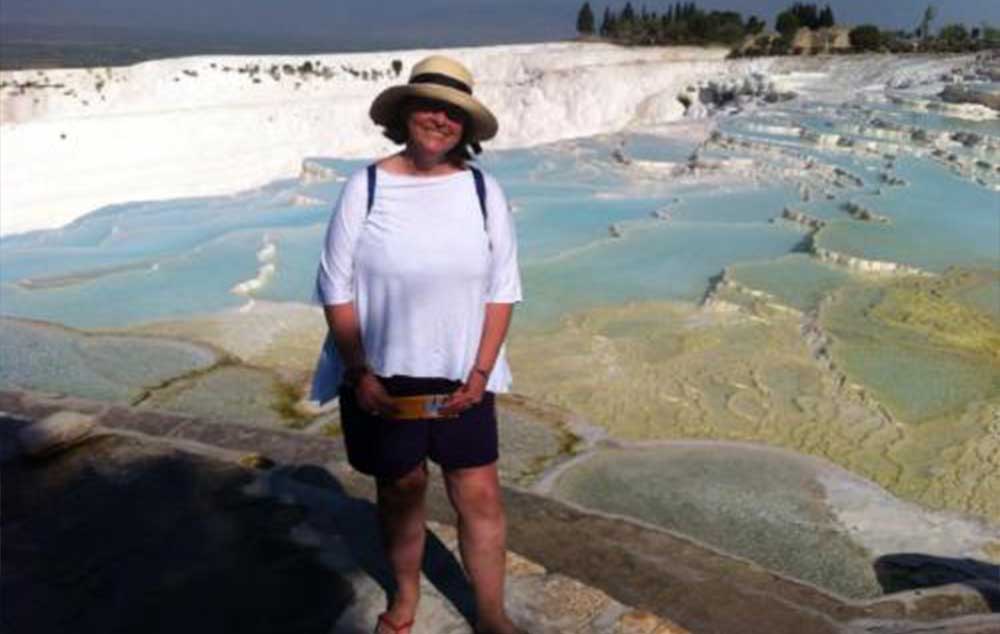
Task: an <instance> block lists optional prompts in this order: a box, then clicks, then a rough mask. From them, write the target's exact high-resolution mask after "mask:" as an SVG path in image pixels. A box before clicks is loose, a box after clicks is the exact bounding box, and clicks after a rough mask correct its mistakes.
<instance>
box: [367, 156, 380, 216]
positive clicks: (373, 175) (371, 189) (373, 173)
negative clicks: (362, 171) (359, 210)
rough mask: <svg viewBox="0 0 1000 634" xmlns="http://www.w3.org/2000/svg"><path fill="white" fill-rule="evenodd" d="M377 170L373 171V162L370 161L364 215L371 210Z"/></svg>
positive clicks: (373, 202)
mask: <svg viewBox="0 0 1000 634" xmlns="http://www.w3.org/2000/svg"><path fill="white" fill-rule="evenodd" d="M376 174H377V172H376V171H375V164H374V163H372V164H371V165H369V166H368V210H367V211H366V212H365V217H366V218H367V217H368V214H370V213H371V212H372V205H373V204H375V179H376Z"/></svg>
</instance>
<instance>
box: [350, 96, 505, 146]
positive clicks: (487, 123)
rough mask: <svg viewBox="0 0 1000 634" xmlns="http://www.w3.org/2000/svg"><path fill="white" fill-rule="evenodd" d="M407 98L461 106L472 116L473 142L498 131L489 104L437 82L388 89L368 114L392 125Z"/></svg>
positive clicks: (379, 122)
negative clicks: (432, 100) (401, 103)
mask: <svg viewBox="0 0 1000 634" xmlns="http://www.w3.org/2000/svg"><path fill="white" fill-rule="evenodd" d="M407 97H422V98H424V99H434V100H436V101H443V102H445V103H449V104H451V105H453V106H458V107H459V108H461V109H462V111H463V112H465V114H467V115H468V116H469V121H470V123H471V124H472V134H471V137H472V140H473V141H488V140H489V139H492V138H493V137H494V136H496V134H497V128H498V125H497V119H496V117H494V116H493V113H492V112H490V111H489V109H487V108H486V106H484V105H483V104H481V103H480V102H479V101H478V100H476V98H475V97H473V96H472V95H469V94H467V93H464V92H462V91H461V90H456V89H454V88H449V87H447V86H440V85H436V84H404V85H402V86H392V87H391V88H386V89H385V90H383V91H382V92H381V93H379V96H378V97H375V101H373V102H372V107H371V109H370V110H369V111H368V114H369V115H370V116H371V118H372V121H374V122H375V123H377V124H378V125H381V126H388V125H392V123H393V119H395V116H396V112H397V110H398V109H399V105H400V102H402V100H403V99H405V98H407Z"/></svg>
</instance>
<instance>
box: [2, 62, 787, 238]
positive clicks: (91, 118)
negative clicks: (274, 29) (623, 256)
mask: <svg viewBox="0 0 1000 634" xmlns="http://www.w3.org/2000/svg"><path fill="white" fill-rule="evenodd" d="M445 52H446V53H448V54H450V55H453V56H455V57H457V58H459V59H461V60H462V61H464V62H465V63H467V64H468V65H469V66H470V67H471V69H472V71H473V72H474V74H475V76H476V78H477V81H478V82H479V83H478V84H477V86H476V94H477V96H479V97H480V98H481V99H482V100H483V101H484V102H486V103H487V104H488V105H489V106H490V107H491V108H493V109H494V110H495V112H496V113H497V115H498V117H499V119H500V121H501V132H500V135H499V137H498V138H497V139H496V140H495V141H494V142H492V143H491V144H490V147H493V148H510V147H517V146H527V145H533V144H538V143H545V142H549V141H554V140H558V139H563V138H570V137H576V136H583V135H591V134H597V133H602V132H609V131H614V130H618V129H621V128H622V127H624V126H626V125H628V124H629V123H633V122H635V120H636V119H637V118H641V119H642V120H644V121H663V120H672V119H676V118H679V117H680V116H681V115H682V114H683V107H682V106H681V104H680V103H679V102H678V101H677V100H676V95H677V94H678V93H679V92H680V91H681V90H683V88H684V87H685V86H687V85H688V84H689V83H691V82H692V81H696V80H698V79H705V78H714V77H720V76H723V75H731V74H734V73H745V72H747V71H748V70H749V69H750V68H751V67H753V68H757V67H762V66H766V65H767V64H768V63H769V62H767V61H762V62H756V63H746V62H743V63H736V64H734V63H730V62H726V61H723V59H722V58H723V57H724V55H725V52H724V51H722V50H705V49H695V48H672V49H660V48H656V49H654V48H648V49H621V48H617V47H612V46H605V45H581V44H574V43H562V44H540V45H524V46H509V47H485V48H466V49H452V50H448V51H445ZM428 53H430V51H422V50H420V51H399V52H376V53H351V54H337V55H309V56H239V57H225V56H220V57H190V58H180V59H170V60H159V61H153V62H146V63H142V64H137V65H135V66H131V67H124V68H111V69H107V68H93V69H59V70H45V71H14V72H4V73H0V86H2V87H0V137H2V138H0V144H2V151H0V214H2V215H0V233H3V234H10V233H17V232H21V231H26V230H30V229H37V228H48V227H56V226H61V225H63V224H65V223H67V222H70V221H72V220H73V219H75V218H77V217H79V216H81V215H83V214H85V213H87V212H89V211H91V210H93V209H95V208H97V207H100V206H102V205H107V204H112V203H119V202H125V201H134V200H140V199H155V198H165V197H175V196H188V195H209V194H222V193H228V192H233V191H237V190H240V189H245V188H249V187H254V186H257V185H260V184H263V183H265V182H267V181H270V180H273V179H275V178H280V177H288V176H293V175H294V174H296V173H297V171H298V169H299V166H300V164H301V161H302V159H303V158H305V157H308V156H335V157H365V156H373V155H376V154H378V153H381V152H385V151H387V150H389V148H390V144H389V142H388V141H386V140H385V139H383V138H382V137H381V135H380V133H379V130H378V129H377V128H376V127H375V126H374V125H373V124H372V123H371V122H370V121H369V119H368V115H367V112H368V106H369V104H370V103H371V100H372V98H373V97H374V96H375V94H377V93H378V92H379V91H380V90H382V89H383V88H385V87H386V86H389V85H392V84H395V83H399V82H401V81H405V79H406V77H407V76H408V74H409V70H410V68H411V66H412V64H413V63H415V62H416V61H417V60H419V59H420V58H422V57H424V56H425V55H427V54H428ZM394 60H399V61H400V62H401V65H402V67H401V73H400V75H399V76H397V75H396V73H395V72H394V71H393V61H394ZM305 62H310V64H312V65H313V68H314V69H329V70H328V71H327V76H326V77H324V76H323V75H322V74H318V73H315V72H313V73H307V74H303V73H301V72H300V70H299V69H300V68H301V67H302V65H303V64H304V63H305ZM284 65H291V67H293V68H294V69H295V71H294V72H293V73H286V72H284V71H282V70H281V68H282V67H283V66H284ZM253 66H259V68H260V71H259V72H258V73H256V74H255V75H251V74H250V73H248V72H245V71H246V69H248V68H250V67H253ZM272 66H276V67H277V68H278V72H277V73H274V74H272V73H270V72H269V70H270V69H271V67H272ZM227 68H228V70H226V69H227ZM241 68H242V69H244V72H240V69H241ZM275 77H278V78H277V79H276V78H275ZM255 80H256V81H255Z"/></svg>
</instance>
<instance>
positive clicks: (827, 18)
mask: <svg viewBox="0 0 1000 634" xmlns="http://www.w3.org/2000/svg"><path fill="white" fill-rule="evenodd" d="M834 24H836V22H835V21H834V19H833V9H831V8H830V5H826V6H825V7H823V10H822V11H820V12H819V26H821V27H831V26H833V25H834Z"/></svg>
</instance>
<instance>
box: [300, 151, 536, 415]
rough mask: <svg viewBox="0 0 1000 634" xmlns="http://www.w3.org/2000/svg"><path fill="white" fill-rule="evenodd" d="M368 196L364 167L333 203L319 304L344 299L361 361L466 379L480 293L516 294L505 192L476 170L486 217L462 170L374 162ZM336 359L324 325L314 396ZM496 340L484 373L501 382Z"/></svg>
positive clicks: (388, 372)
mask: <svg viewBox="0 0 1000 634" xmlns="http://www.w3.org/2000/svg"><path fill="white" fill-rule="evenodd" d="M377 172H378V175H377V178H376V187H375V197H374V203H373V204H372V208H371V211H370V212H368V211H367V205H368V175H367V172H366V170H360V171H358V172H356V173H354V174H353V175H352V176H351V177H350V178H349V179H348V180H347V183H346V184H345V185H344V188H343V190H342V191H341V193H340V199H339V200H338V201H337V204H336V206H335V208H334V212H333V216H332V218H331V219H330V225H329V228H328V230H327V234H326V244H325V246H324V249H323V254H322V256H321V258H320V265H319V272H318V274H317V281H316V291H317V295H318V299H319V301H320V302H321V303H323V304H324V305H332V304H343V303H347V302H354V307H355V310H356V311H357V314H358V320H359V322H360V326H361V340H362V343H363V345H364V350H365V356H366V360H367V362H368V364H369V365H370V366H371V368H372V369H373V370H374V371H375V373H376V374H378V375H380V376H392V375H396V374H402V375H408V376H418V377H444V378H449V379H454V380H465V378H466V377H467V376H468V374H469V372H470V371H471V370H472V367H473V364H474V363H475V361H476V353H477V351H478V349H479V340H480V337H481V335H482V329H483V320H484V318H485V313H486V303H487V302H491V303H493V302H495V303H514V302H518V301H520V300H521V278H520V274H519V272H518V267H517V240H516V236H515V233H514V221H513V217H512V214H511V212H510V209H509V207H508V206H507V198H506V196H505V195H504V193H503V190H502V189H501V188H500V186H499V185H498V184H497V182H496V180H494V179H493V177H492V176H490V175H488V174H486V173H484V174H483V175H484V177H485V178H484V180H485V184H486V211H487V214H486V223H485V226H484V223H483V214H482V211H481V210H480V207H479V198H478V197H477V196H476V187H475V180H474V179H473V176H472V172H471V171H470V170H465V171H461V172H456V173H452V174H446V175H443V176H405V175H400V174H392V173H390V172H386V171H384V170H382V169H378V170H377ZM343 370H344V368H343V363H342V362H341V360H340V357H339V355H337V354H336V350H335V348H334V343H333V337H332V336H328V337H327V342H326V344H325V345H324V353H323V355H322V357H321V359H320V364H319V367H318V368H317V373H316V379H315V380H314V384H313V398H314V399H316V400H319V401H321V402H322V401H326V400H328V399H330V398H332V397H333V396H335V395H336V391H337V389H338V388H339V386H340V382H341V378H342V375H343ZM510 380H511V377H510V368H509V367H508V365H507V360H506V355H505V352H504V349H503V348H501V349H500V354H499V356H498V357H497V361H496V364H495V365H494V367H493V371H492V373H491V374H490V377H489V380H488V381H487V384H486V389H487V390H490V391H493V392H507V391H509V389H510Z"/></svg>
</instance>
